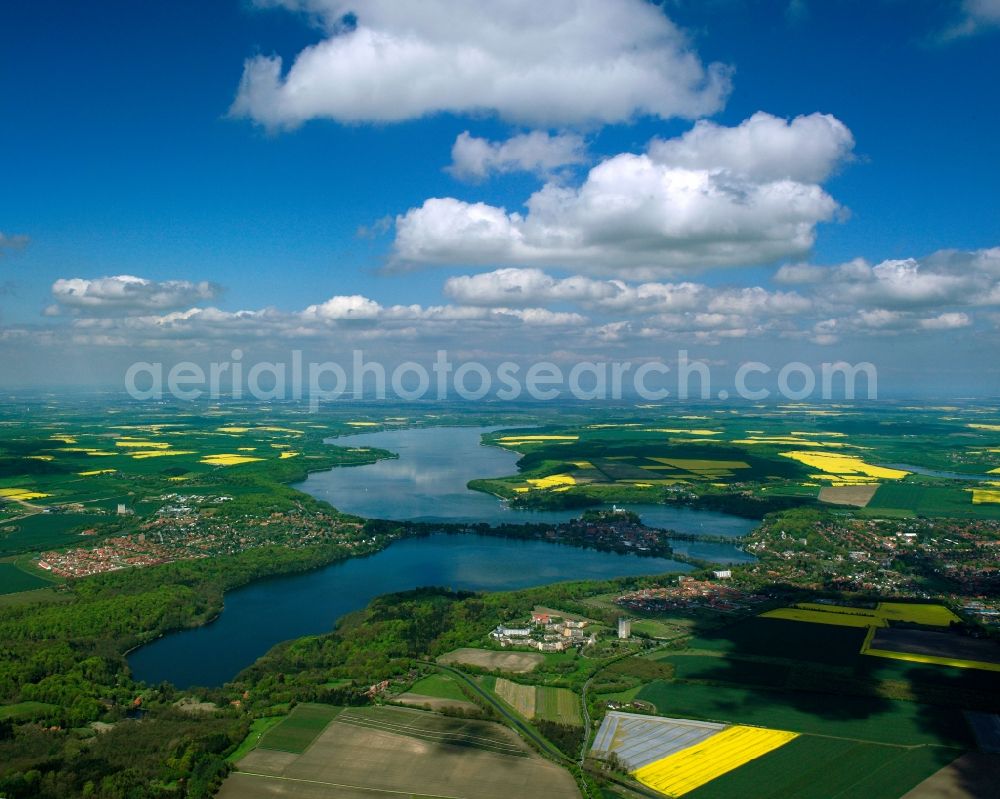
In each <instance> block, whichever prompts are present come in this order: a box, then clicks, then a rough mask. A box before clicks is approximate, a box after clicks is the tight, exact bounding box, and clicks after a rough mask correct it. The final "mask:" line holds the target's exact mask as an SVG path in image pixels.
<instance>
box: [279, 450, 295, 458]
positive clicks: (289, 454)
mask: <svg viewBox="0 0 1000 799" xmlns="http://www.w3.org/2000/svg"><path fill="white" fill-rule="evenodd" d="M298 456H299V453H298V452H292V451H291V450H285V451H284V452H282V453H281V455H280V456H279V460H285V459H286V458H297V457H298Z"/></svg>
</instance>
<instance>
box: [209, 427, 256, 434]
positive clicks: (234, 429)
mask: <svg viewBox="0 0 1000 799" xmlns="http://www.w3.org/2000/svg"><path fill="white" fill-rule="evenodd" d="M249 429H250V428H249V427H219V428H217V430H216V432H218V433H246V432H247V431H248V430H249Z"/></svg>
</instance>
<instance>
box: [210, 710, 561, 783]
mask: <svg viewBox="0 0 1000 799" xmlns="http://www.w3.org/2000/svg"><path fill="white" fill-rule="evenodd" d="M218 795H219V796H220V797H222V799H246V798H248V799H257V797H261V798H263V797H306V799H355V797H363V796H367V797H384V798H385V799H388V797H397V798H398V797H399V796H400V795H404V796H436V797H468V798H469V799H510V797H514V796H545V797H551V798H552V799H578V797H579V791H578V790H577V787H576V784H575V783H574V781H573V778H572V777H571V776H570V775H569V773H568V772H567V771H565V770H564V769H562V768H560V767H559V766H557V765H556V764H554V763H551V762H549V761H547V760H544V759H542V758H541V757H539V756H538V755H536V754H535V753H534V752H533V751H532V750H531V749H529V748H528V747H527V745H526V744H524V743H523V742H522V741H521V740H520V739H519V738H518V736H517V735H515V734H514V733H513V732H512V731H511V730H508V729H507V728H505V727H503V726H501V725H498V724H493V723H490V722H481V721H466V720H462V719H453V718H448V717H445V716H441V715H438V714H436V713H429V712H426V711H418V710H407V709H404V708H393V707H381V708H379V707H367V708H350V709H347V710H345V711H343V712H342V713H341V714H340V715H339V716H338V717H337V718H336V719H335V720H334V721H333V722H332V723H331V724H329V726H327V727H326V729H325V730H324V731H323V732H322V734H320V735H319V737H318V738H317V739H316V740H315V741H314V742H313V744H312V745H311V746H310V747H309V749H308V750H307V751H306V752H304V753H303V754H299V755H296V754H291V753H285V752H269V751H266V750H262V749H260V748H258V749H256V750H254V751H252V752H250V753H249V754H248V755H247V756H246V757H244V758H243V759H242V760H241V761H239V763H238V764H237V771H236V772H234V773H233V774H231V775H230V776H229V777H228V778H227V780H226V781H225V783H224V784H223V787H222V789H221V791H220V793H219V794H218Z"/></svg>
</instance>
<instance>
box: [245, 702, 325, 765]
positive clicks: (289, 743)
mask: <svg viewBox="0 0 1000 799" xmlns="http://www.w3.org/2000/svg"><path fill="white" fill-rule="evenodd" d="M340 711H341V708H339V707H335V706H333V705H319V704H302V705H296V706H295V708H294V709H293V710H292V712H291V713H289V714H288V715H287V716H286V717H285V718H284V719H282V721H281V723H279V724H278V725H276V726H274V727H272V728H271V729H269V730H267V732H265V733H264V734H263V735H262V736H261V739H260V744H258V746H259V748H261V749H273V750H277V751H279V752H293V753H295V754H299V753H301V752H304V751H305V750H306V749H307V748H308V746H309V744H311V743H312V742H313V741H314V740H316V737H317V736H318V735H319V734H320V733H321V732H323V730H324V729H325V728H326V726H327V725H328V724H329V723H330V722H331V721H333V720H334V719H335V718H336V717H337V715H338V714H339V713H340Z"/></svg>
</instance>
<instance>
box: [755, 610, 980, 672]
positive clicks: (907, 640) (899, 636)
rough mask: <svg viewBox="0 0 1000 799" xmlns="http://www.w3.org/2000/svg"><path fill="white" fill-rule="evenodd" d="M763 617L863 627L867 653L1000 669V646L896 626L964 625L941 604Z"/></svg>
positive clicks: (778, 612)
mask: <svg viewBox="0 0 1000 799" xmlns="http://www.w3.org/2000/svg"><path fill="white" fill-rule="evenodd" d="M761 618H766V619H782V620H786V621H796V622H805V623H807V624H820V625H832V626H837V627H857V628H864V629H865V630H866V631H867V632H866V635H865V639H864V641H863V642H862V644H861V649H860V653H861V654H863V655H870V656H873V657H883V658H893V659H896V660H909V661H912V662H914V663H927V664H931V665H940V666H952V667H956V668H967V669H984V670H987V671H1000V646H997V644H996V642H994V641H992V640H990V639H985V640H984V639H974V638H969V637H966V636H962V635H959V634H958V633H955V632H941V631H934V630H920V629H911V628H899V627H893V626H892V625H893V624H898V623H903V624H916V625H920V626H922V627H931V628H939V629H941V628H948V627H949V626H950V625H952V624H958V623H960V622H961V619H960V618H959V617H958V616H956V615H955V614H954V613H952V612H951V611H950V610H949V609H948V608H946V607H944V606H943V605H936V604H921V603H906V602H880V603H879V604H878V605H877V606H876V607H875V608H856V607H847V606H843V605H823V604H816V603H808V602H800V603H798V604H797V605H794V606H792V607H787V608H778V609H776V610H770V611H767V612H766V613H763V614H761Z"/></svg>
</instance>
